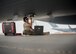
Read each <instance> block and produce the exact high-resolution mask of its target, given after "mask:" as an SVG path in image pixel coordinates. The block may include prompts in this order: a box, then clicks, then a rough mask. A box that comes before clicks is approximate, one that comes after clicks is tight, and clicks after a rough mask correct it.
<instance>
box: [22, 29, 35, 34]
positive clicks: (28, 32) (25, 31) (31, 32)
mask: <svg viewBox="0 0 76 54" xmlns="http://www.w3.org/2000/svg"><path fill="white" fill-rule="evenodd" d="M23 34H24V35H33V34H34V32H33V31H30V30H24V31H23Z"/></svg>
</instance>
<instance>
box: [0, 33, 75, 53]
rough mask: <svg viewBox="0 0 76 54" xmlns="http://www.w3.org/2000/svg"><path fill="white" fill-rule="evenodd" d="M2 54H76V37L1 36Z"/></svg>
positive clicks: (57, 35)
mask: <svg viewBox="0 0 76 54" xmlns="http://www.w3.org/2000/svg"><path fill="white" fill-rule="evenodd" d="M0 54H76V35H75V34H70V35H69V34H64V35H62V34H56V35H45V36H2V35H0Z"/></svg>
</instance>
